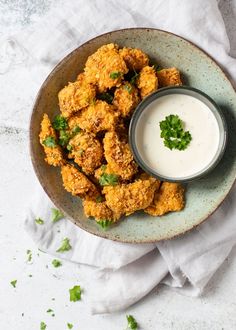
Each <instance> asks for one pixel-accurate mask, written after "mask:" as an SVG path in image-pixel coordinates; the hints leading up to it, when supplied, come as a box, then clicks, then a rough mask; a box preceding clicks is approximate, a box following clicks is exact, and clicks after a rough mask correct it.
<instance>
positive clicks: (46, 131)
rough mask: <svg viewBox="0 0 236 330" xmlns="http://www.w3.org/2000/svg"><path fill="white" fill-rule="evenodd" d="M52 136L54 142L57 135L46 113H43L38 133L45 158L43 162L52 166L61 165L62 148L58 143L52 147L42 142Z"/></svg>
mask: <svg viewBox="0 0 236 330" xmlns="http://www.w3.org/2000/svg"><path fill="white" fill-rule="evenodd" d="M50 137H52V138H53V139H54V141H55V142H56V140H57V136H56V132H55V130H54V128H53V127H52V124H51V122H50V119H49V117H48V115H47V114H46V113H45V114H44V115H43V120H42V122H41V131H40V133H39V140H40V144H41V145H42V146H43V149H44V152H45V155H46V158H45V162H46V163H48V164H49V165H53V166H61V165H62V164H63V163H64V159H63V153H62V149H61V147H60V146H59V145H55V146H53V147H47V146H45V144H44V142H45V140H46V138H50Z"/></svg>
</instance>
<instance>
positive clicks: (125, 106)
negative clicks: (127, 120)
mask: <svg viewBox="0 0 236 330" xmlns="http://www.w3.org/2000/svg"><path fill="white" fill-rule="evenodd" d="M139 102H140V98H139V96H138V90H137V88H135V87H134V86H132V85H131V84H130V83H128V82H124V83H123V84H122V85H121V86H120V87H118V88H117V89H116V91H115V94H114V99H113V104H114V105H115V106H116V107H117V109H118V111H119V112H120V114H121V116H122V117H129V116H131V114H132V112H133V110H134V109H135V108H136V106H137V105H138V104H139Z"/></svg>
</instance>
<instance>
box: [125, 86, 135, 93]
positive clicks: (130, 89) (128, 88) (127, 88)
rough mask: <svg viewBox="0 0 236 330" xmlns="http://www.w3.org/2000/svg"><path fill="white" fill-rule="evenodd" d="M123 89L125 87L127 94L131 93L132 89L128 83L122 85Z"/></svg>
mask: <svg viewBox="0 0 236 330" xmlns="http://www.w3.org/2000/svg"><path fill="white" fill-rule="evenodd" d="M124 89H126V90H127V92H128V93H129V94H131V93H132V90H133V87H132V86H130V85H125V86H124Z"/></svg>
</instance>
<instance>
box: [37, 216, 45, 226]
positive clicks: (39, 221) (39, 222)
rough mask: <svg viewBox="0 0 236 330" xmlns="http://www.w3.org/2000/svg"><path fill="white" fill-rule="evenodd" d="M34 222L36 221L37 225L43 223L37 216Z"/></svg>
mask: <svg viewBox="0 0 236 330" xmlns="http://www.w3.org/2000/svg"><path fill="white" fill-rule="evenodd" d="M35 222H36V223H37V224H38V225H43V224H44V221H43V220H42V219H41V218H37V219H35Z"/></svg>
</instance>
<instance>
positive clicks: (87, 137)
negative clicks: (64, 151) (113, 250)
mask: <svg viewBox="0 0 236 330" xmlns="http://www.w3.org/2000/svg"><path fill="white" fill-rule="evenodd" d="M69 146H70V148H71V151H70V154H69V158H74V161H75V162H76V163H77V164H78V165H79V166H80V167H81V168H82V170H83V172H84V173H85V174H88V175H90V174H93V172H94V170H95V169H96V168H98V167H99V166H100V165H101V164H102V158H103V147H102V144H101V143H100V142H99V140H98V139H96V138H95V137H94V135H92V134H88V133H83V132H81V133H78V134H76V135H75V136H74V137H73V138H72V139H71V140H70V141H69Z"/></svg>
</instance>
